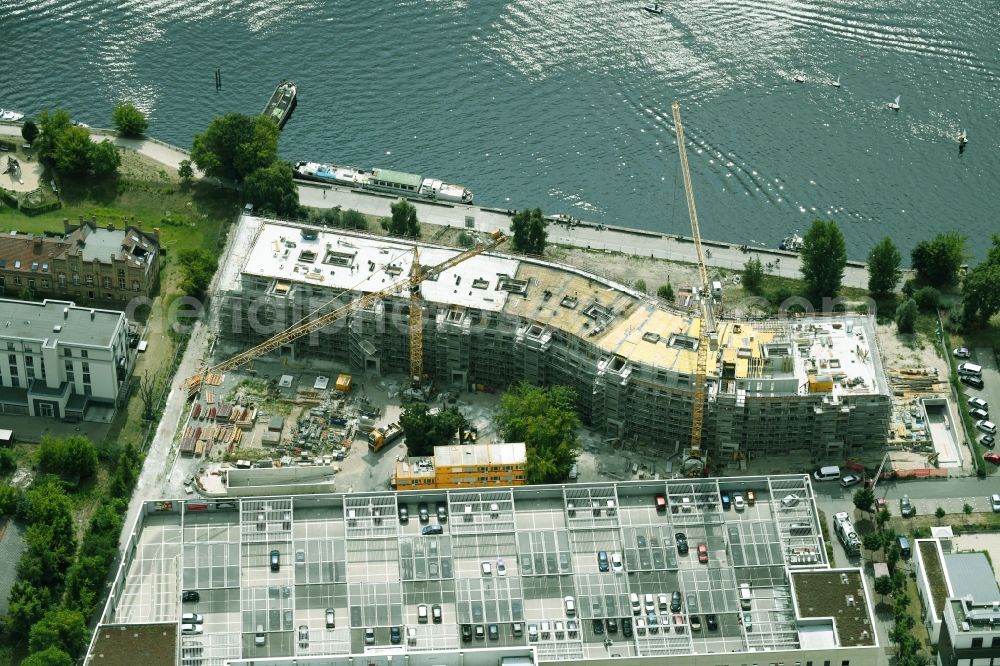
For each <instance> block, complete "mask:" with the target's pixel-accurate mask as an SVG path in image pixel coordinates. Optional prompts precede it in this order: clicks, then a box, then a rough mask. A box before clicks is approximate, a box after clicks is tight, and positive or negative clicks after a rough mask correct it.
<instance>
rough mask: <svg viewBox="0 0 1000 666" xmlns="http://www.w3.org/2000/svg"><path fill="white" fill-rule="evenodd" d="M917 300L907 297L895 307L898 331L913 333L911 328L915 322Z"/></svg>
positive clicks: (917, 311)
mask: <svg viewBox="0 0 1000 666" xmlns="http://www.w3.org/2000/svg"><path fill="white" fill-rule="evenodd" d="M918 313H919V308H917V302H916V301H915V300H913V299H912V298H908V299H906V300H905V301H903V302H902V303H900V304H899V307H898V308H896V328H897V329H898V330H899V332H900V333H913V328H914V326H916V323H917V314H918Z"/></svg>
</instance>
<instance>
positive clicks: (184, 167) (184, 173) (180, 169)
mask: <svg viewBox="0 0 1000 666" xmlns="http://www.w3.org/2000/svg"><path fill="white" fill-rule="evenodd" d="M177 177H178V178H180V179H181V180H183V181H185V182H187V181H189V180H191V179H192V178H194V167H192V166H191V160H181V161H180V163H179V164H178V165H177Z"/></svg>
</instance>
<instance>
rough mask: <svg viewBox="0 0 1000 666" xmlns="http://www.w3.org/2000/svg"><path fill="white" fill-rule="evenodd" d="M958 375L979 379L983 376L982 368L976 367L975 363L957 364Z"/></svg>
mask: <svg viewBox="0 0 1000 666" xmlns="http://www.w3.org/2000/svg"><path fill="white" fill-rule="evenodd" d="M958 374H960V375H972V376H973V377H980V376H981V375H982V374H983V366H981V365H976V364H975V363H959V364H958Z"/></svg>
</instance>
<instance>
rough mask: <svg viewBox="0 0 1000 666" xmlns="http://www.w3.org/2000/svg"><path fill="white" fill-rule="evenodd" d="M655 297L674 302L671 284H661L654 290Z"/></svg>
mask: <svg viewBox="0 0 1000 666" xmlns="http://www.w3.org/2000/svg"><path fill="white" fill-rule="evenodd" d="M656 295H657V296H659V297H660V298H662V299H663V300H665V301H673V300H674V288H673V286H671V284H670V283H669V282H668V283H666V284H661V285H660V286H659V287H657V289H656Z"/></svg>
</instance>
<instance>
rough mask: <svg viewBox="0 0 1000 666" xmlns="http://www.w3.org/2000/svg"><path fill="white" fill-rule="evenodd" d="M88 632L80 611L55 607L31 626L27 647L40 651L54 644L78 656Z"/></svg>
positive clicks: (83, 648)
mask: <svg viewBox="0 0 1000 666" xmlns="http://www.w3.org/2000/svg"><path fill="white" fill-rule="evenodd" d="M89 634H90V632H89V631H87V620H86V619H85V618H84V617H83V614H82V613H79V612H78V611H74V610H67V609H64V608H55V609H53V610H50V611H49V612H48V613H46V614H45V616H44V617H42V619H41V620H39V621H38V622H37V623H35V625H34V626H33V627H31V633H30V635H29V638H28V649H29V650H31V651H32V652H42V651H43V650H45V649H46V648H49V647H52V646H54V647H57V648H59V649H61V650H63V651H64V652H66V653H67V654H69V655H70V656H71V657H79V656H80V655H81V654H83V651H84V650H85V649H86V647H87V641H88V640H89V638H90V636H89Z"/></svg>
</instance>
